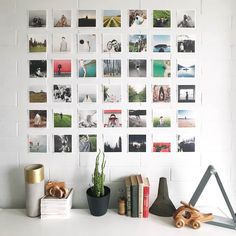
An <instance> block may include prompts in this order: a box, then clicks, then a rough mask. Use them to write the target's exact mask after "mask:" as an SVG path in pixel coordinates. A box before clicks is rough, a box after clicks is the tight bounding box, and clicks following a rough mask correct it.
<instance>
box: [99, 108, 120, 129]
mask: <svg viewBox="0 0 236 236" xmlns="http://www.w3.org/2000/svg"><path fill="white" fill-rule="evenodd" d="M121 114H122V111H121V110H120V109H112V110H103V126H104V127H105V128H119V127H122V118H121Z"/></svg>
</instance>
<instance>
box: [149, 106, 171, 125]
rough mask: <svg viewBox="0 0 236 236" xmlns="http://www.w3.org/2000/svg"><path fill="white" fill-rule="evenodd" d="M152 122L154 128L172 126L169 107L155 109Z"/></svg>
mask: <svg viewBox="0 0 236 236" xmlns="http://www.w3.org/2000/svg"><path fill="white" fill-rule="evenodd" d="M152 124H153V127H154V128H168V127H171V111H170V110H168V109H153V111H152Z"/></svg>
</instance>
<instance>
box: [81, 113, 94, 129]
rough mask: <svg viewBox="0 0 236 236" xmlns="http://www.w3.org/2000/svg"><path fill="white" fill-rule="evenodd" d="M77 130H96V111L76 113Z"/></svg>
mask: <svg viewBox="0 0 236 236" xmlns="http://www.w3.org/2000/svg"><path fill="white" fill-rule="evenodd" d="M78 121H79V128H97V110H79V111H78Z"/></svg>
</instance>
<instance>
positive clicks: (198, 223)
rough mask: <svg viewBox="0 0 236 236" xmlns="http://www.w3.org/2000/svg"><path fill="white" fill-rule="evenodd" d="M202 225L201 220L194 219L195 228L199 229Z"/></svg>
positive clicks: (193, 225)
mask: <svg viewBox="0 0 236 236" xmlns="http://www.w3.org/2000/svg"><path fill="white" fill-rule="evenodd" d="M200 226H201V223H200V222H199V221H193V222H192V227H193V229H199V228H200Z"/></svg>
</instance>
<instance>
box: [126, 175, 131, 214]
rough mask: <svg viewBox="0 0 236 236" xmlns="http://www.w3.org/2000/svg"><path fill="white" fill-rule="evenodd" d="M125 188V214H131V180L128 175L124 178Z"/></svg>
mask: <svg viewBox="0 0 236 236" xmlns="http://www.w3.org/2000/svg"><path fill="white" fill-rule="evenodd" d="M125 188H126V215H127V216H131V180H130V177H126V178H125Z"/></svg>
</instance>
